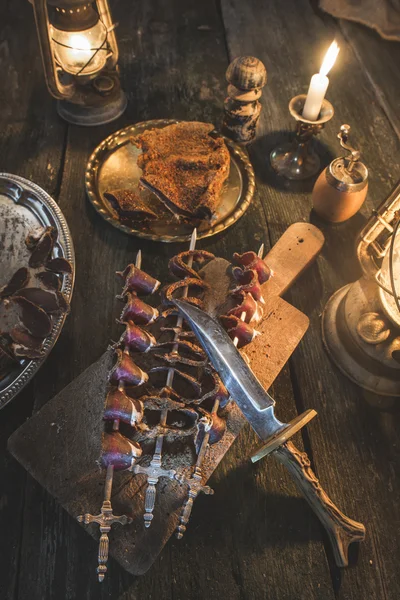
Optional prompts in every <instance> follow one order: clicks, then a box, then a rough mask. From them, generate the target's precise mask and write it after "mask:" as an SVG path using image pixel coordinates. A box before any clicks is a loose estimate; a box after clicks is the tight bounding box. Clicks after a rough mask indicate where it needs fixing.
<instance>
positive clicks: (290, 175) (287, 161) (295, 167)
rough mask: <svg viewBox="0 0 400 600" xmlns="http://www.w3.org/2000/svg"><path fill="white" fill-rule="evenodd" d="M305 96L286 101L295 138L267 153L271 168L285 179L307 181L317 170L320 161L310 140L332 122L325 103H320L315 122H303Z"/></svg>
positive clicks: (331, 114)
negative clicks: (318, 113) (293, 123)
mask: <svg viewBox="0 0 400 600" xmlns="http://www.w3.org/2000/svg"><path fill="white" fill-rule="evenodd" d="M306 97H307V96H306V95H305V94H301V95H300V96H295V97H294V98H292V99H291V101H290V102H289V112H290V114H291V116H292V117H293V118H294V119H295V120H296V122H297V129H296V135H295V138H294V140H293V141H292V142H289V143H287V144H284V145H282V146H278V148H275V149H274V150H273V151H272V152H271V154H270V161H271V166H272V168H273V169H274V170H275V171H276V172H277V173H278V175H282V176H283V177H286V179H292V180H293V179H294V180H296V179H297V180H301V179H308V178H309V177H312V176H313V175H316V174H317V173H318V171H319V170H320V165H321V161H320V158H319V156H318V154H317V153H316V151H315V149H314V147H313V143H312V142H313V137H314V136H315V135H317V134H318V133H319V132H320V131H321V130H322V129H323V128H324V126H325V123H327V122H328V121H330V119H332V117H333V114H334V110H333V106H332V104H331V103H330V102H328V100H324V101H323V102H322V107H321V112H320V115H319V119H317V121H308V120H307V119H303V117H302V112H303V108H304V104H305V101H306Z"/></svg>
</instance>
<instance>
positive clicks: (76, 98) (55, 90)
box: [31, 0, 127, 125]
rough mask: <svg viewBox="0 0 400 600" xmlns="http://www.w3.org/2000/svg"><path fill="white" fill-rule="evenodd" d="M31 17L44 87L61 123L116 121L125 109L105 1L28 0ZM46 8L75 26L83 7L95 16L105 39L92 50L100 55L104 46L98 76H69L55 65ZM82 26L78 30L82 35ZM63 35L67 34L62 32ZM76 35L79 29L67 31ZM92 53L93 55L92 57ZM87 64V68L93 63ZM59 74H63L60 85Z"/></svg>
mask: <svg viewBox="0 0 400 600" xmlns="http://www.w3.org/2000/svg"><path fill="white" fill-rule="evenodd" d="M31 2H32V5H33V10H34V15H35V21H36V28H37V33H38V38H39V45H40V51H41V56H42V63H43V69H44V74H45V79H46V84H47V87H48V90H49V92H50V94H51V95H52V96H53V97H54V98H56V99H57V100H58V112H59V114H60V116H62V117H63V118H64V119H65V120H67V121H68V122H70V123H74V124H78V125H100V124H104V123H108V122H110V121H113V120H114V119H116V118H117V117H119V116H120V115H121V114H122V113H123V112H124V110H125V108H126V103H127V102H126V96H125V94H124V92H123V91H122V90H121V87H120V83H119V75H118V70H117V63H118V57H119V52H118V45H117V40H116V37H115V31H114V30H115V24H114V23H113V21H112V17H111V12H110V8H109V5H108V2H107V0H95V2H90V1H88V2H86V3H85V2H82V0H60V1H59V2H56V1H55V0H31ZM48 5H49V6H51V7H52V9H53V10H55V11H57V13H58V14H59V16H60V18H62V19H64V22H65V23H68V19H71V22H72V23H73V21H74V20H77V23H78V25H79V22H80V20H82V19H83V17H82V16H80V15H82V14H83V7H89V8H90V9H91V10H92V11H94V9H93V6H94V5H95V6H96V13H97V14H98V19H99V21H100V22H101V23H102V24H103V25H104V27H105V34H106V38H105V40H104V42H103V44H102V47H101V48H96V49H92V50H95V53H96V52H97V51H100V50H101V51H103V46H104V44H106V45H107V49H106V51H107V57H106V61H105V64H104V66H103V67H102V68H101V69H99V71H98V72H94V73H89V74H87V73H84V72H83V71H84V69H85V67H83V68H82V69H81V71H82V72H81V73H79V72H78V73H76V74H71V73H69V72H68V71H66V70H65V69H63V65H62V64H59V63H58V61H57V59H56V56H55V50H54V41H53V39H52V33H51V27H52V23H51V21H50V19H49V10H48ZM89 28H90V26H89V27H85V24H84V26H83V29H82V34H84V32H85V29H86V30H87V29H89ZM65 31H69V29H66V30H65ZM71 31H75V32H76V33H78V32H80V30H79V28H77V29H71ZM95 53H94V54H95ZM93 56H94V55H93ZM93 56H92V57H91V58H90V60H89V61H88V64H89V63H90V61H91V60H92V59H93ZM63 74H66V77H64V80H65V81H63Z"/></svg>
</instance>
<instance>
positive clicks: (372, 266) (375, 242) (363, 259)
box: [357, 181, 400, 278]
mask: <svg viewBox="0 0 400 600" xmlns="http://www.w3.org/2000/svg"><path fill="white" fill-rule="evenodd" d="M398 211H400V181H399V182H397V184H396V185H395V186H394V188H393V189H392V191H391V192H390V194H389V195H388V197H387V198H386V199H385V200H384V201H383V202H382V203H381V204H380V205H379V207H378V208H377V209H375V210H373V211H372V215H371V217H370V218H369V219H368V221H367V224H366V225H365V227H364V228H363V229H362V230H361V232H360V234H359V236H358V240H357V258H358V260H359V263H360V265H361V268H362V270H363V272H364V275H366V276H367V277H373V278H376V275H377V274H378V273H379V270H380V261H381V260H382V259H383V257H384V256H385V254H386V252H387V251H388V248H389V245H390V238H391V236H392V233H393V220H394V219H395V218H396V217H397V216H398Z"/></svg>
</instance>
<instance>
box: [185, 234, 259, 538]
mask: <svg viewBox="0 0 400 600" xmlns="http://www.w3.org/2000/svg"><path fill="white" fill-rule="evenodd" d="M263 254H264V244H261V246H260V249H259V251H258V253H257V255H258V256H259V257H260V258H262V256H263ZM245 318H246V311H243V312H242V314H241V315H240V320H241V321H244V320H245ZM238 343H239V338H238V337H235V338H234V339H233V344H234V345H235V346H237V345H238ZM218 409H219V399H218V398H217V399H216V400H215V402H214V405H213V407H212V409H211V419H212V417H213V415H215V413H216V412H217V411H218ZM211 424H212V420H211ZM210 431H211V426H210V429H209V430H208V431H206V433H205V435H204V438H203V440H202V442H201V446H200V450H199V453H198V455H197V461H196V465H195V469H194V471H193V473H192V476H191V477H190V478H189V479H182V483H183V482H184V483H186V484H187V485H188V486H189V493H188V498H187V500H186V502H185V504H184V506H183V509H182V512H181V515H180V517H179V525H178V527H177V530H176V534H175V535H176V537H177V538H178V540H180V539H182V537H183V534H184V533H185V531H186V525H187V524H188V521H189V519H190V515H191V512H192V508H193V504H194V501H195V499H196V498H197V496H198V495H199V493H200V492H203V494H213V493H214V490H213V489H212V488H210V486H209V485H202V483H201V482H202V479H203V469H202V466H203V461H204V458H205V455H206V452H207V448H208V442H209V439H210Z"/></svg>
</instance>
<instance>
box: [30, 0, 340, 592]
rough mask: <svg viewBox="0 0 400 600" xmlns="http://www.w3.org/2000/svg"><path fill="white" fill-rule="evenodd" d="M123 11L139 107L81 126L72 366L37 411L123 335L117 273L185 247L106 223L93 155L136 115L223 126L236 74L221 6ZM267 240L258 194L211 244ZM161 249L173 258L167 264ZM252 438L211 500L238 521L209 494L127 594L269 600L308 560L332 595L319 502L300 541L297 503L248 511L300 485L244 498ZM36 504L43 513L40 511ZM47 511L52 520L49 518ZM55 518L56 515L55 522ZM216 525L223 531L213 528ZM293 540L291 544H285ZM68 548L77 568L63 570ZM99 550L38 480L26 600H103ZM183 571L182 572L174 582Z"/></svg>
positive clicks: (160, 265)
mask: <svg viewBox="0 0 400 600" xmlns="http://www.w3.org/2000/svg"><path fill="white" fill-rule="evenodd" d="M113 8H114V14H115V18H116V20H117V21H119V22H120V27H119V40H120V48H121V62H122V65H121V66H122V73H123V80H124V85H125V89H126V90H127V92H128V96H129V100H130V103H129V105H128V110H127V113H126V115H125V116H124V117H123V118H121V119H120V122H119V123H118V122H117V123H114V124H113V125H110V126H106V127H104V128H98V129H96V130H79V129H78V128H70V130H69V138H68V143H67V148H66V162H65V168H64V171H63V173H62V186H61V193H60V205H61V207H62V209H63V210H64V212H65V213H66V216H67V219H68V221H69V224H70V227H71V230H72V233H73V237H74V241H75V246H76V249H77V261H78V270H77V283H76V288H75V297H74V300H73V305H72V314H71V315H70V317H69V321H68V323H67V326H66V330H65V331H66V333H65V340H66V341H65V344H66V345H65V346H64V348H63V352H62V354H60V355H58V356H57V355H56V354H54V356H52V357H51V359H52V362H51V363H50V362H49V370H48V371H47V373H48V374H50V373H51V372H52V370H55V369H58V366H59V365H60V364H62V365H63V369H62V371H61V372H60V371H59V373H58V378H57V380H55V378H53V377H49V376H48V378H47V381H43V379H41V381H40V383H41V393H40V394H37V396H36V406H37V407H40V406H41V405H42V404H43V403H44V402H45V401H46V400H47V399H48V398H49V397H51V395H52V393H53V392H56V391H58V390H59V389H61V388H62V387H63V386H64V385H65V384H66V383H67V382H68V381H70V380H71V379H72V378H73V377H75V376H76V375H77V374H78V373H79V372H81V371H82V370H83V369H84V368H85V367H86V366H88V364H90V363H91V362H92V361H93V360H94V359H96V358H97V357H98V356H99V355H100V354H101V352H102V351H103V349H104V348H105V346H106V344H107V343H108V340H109V339H110V337H113V336H114V337H115V335H116V331H117V328H116V326H112V325H109V323H110V315H111V314H112V305H113V302H114V300H113V296H114V293H115V292H117V283H116V282H115V279H114V271H115V270H117V269H118V268H121V265H124V264H125V263H126V262H127V261H129V260H131V259H132V257H133V256H134V254H135V252H136V251H137V249H138V248H139V247H142V249H143V251H144V256H145V262H144V265H152V269H151V270H152V271H153V273H154V274H155V275H156V276H158V277H162V278H164V277H163V272H165V269H166V265H167V259H168V257H170V256H172V255H173V253H175V252H176V251H177V247H172V246H168V247H166V246H164V245H160V244H143V243H142V242H141V241H140V240H137V239H134V238H129V237H127V236H124V235H122V234H121V233H119V232H117V231H115V230H113V229H112V228H111V227H110V226H109V225H107V224H106V223H103V221H102V220H101V218H100V217H99V216H98V215H97V214H95V213H94V211H93V210H92V208H91V207H90V206H89V205H88V203H87V201H86V199H85V193H84V189H83V174H84V169H85V164H86V161H87V158H88V156H89V154H90V152H91V151H92V150H93V148H94V147H95V145H96V144H97V143H98V142H99V141H100V140H101V139H103V138H104V137H105V136H106V135H108V133H110V132H111V131H113V130H115V129H117V128H118V127H122V126H124V125H125V124H127V123H129V122H134V121H139V120H144V119H149V118H160V117H167V116H168V117H171V118H174V117H175V118H186V119H201V120H211V121H214V122H217V121H218V120H219V119H220V117H221V115H222V103H223V98H224V94H225V91H224V90H225V82H224V74H225V69H226V67H227V64H228V61H227V58H226V52H225V46H224V33H223V29H222V26H221V23H220V20H219V17H218V14H217V12H216V8H215V5H214V3H213V2H211V1H207V2H205V3H201V4H199V3H197V2H194V1H192V0H191V1H189V2H182V1H181V0H174V1H171V0H170V1H167V0H159V1H158V2H156V3H155V4H154V3H153V4H152V6H151V9H150V6H149V5H148V4H147V5H146V4H143V3H134V4H132V5H131V6H130V11H129V13H127V11H126V8H125V6H124V5H123V3H122V2H118V3H115V6H114V7H113ZM262 241H266V242H267V244H268V236H267V224H266V220H265V217H264V214H263V212H262V211H261V209H260V203H259V199H258V198H256V199H255V201H254V203H253V205H252V207H251V208H250V209H249V211H248V212H247V214H246V215H245V216H244V217H243V219H242V220H241V221H240V222H239V223H238V224H236V225H235V226H234V227H232V228H231V230H230V231H229V235H225V236H220V237H219V238H218V239H211V240H205V241H204V242H202V243H201V246H202V247H207V249H209V250H211V251H214V252H215V253H216V254H218V255H222V256H226V257H229V256H231V254H232V253H233V251H234V250H238V249H239V250H245V249H248V248H252V249H257V248H258V245H259V244H260V243H261V242H262ZM160 253H162V255H163V261H160V260H159V256H160ZM89 290H90V292H89ZM83 307H84V308H83ZM99 323H100V326H99ZM60 351H61V350H60ZM282 386H283V390H284V391H282V392H281V394H280V395H281V404H280V413H279V414H280V416H282V418H284V416H285V415H284V412H285V410H286V411H287V413H288V418H289V417H293V416H294V414H295V408H294V403H293V394H292V391H291V388H290V383H289V372H288V371H286V372H285V375H284V377H283V384H282ZM250 435H252V434H250ZM248 439H249V438H248V436H246V435H243V436H242V437H241V438H240V439H239V440H238V442H237V444H236V445H235V448H234V453H232V452H231V453H230V454H229V456H228V457H227V458H226V460H225V461H224V469H226V473H229V474H231V475H230V477H233V478H234V480H235V482H236V483H235V491H232V490H231V484H230V483H229V478H228V477H225V475H222V476H221V477H222V478H223V479H224V481H225V480H226V481H227V483H226V488H225V492H224V495H223V497H222V499H221V500H220V499H219V498H218V493H217V494H216V495H215V496H214V497H213V498H212V499H211V501H212V503H213V507H214V506H215V507H216V508H215V511H216V512H215V514H216V515H219V516H220V517H221V516H222V515H223V514H224V513H225V512H227V511H228V510H229V515H232V519H230V520H229V527H226V526H222V525H221V523H220V520H221V519H218V521H217V522H215V521H211V522H210V519H209V512H210V508H209V506H210V505H209V504H207V503H204V502H202V501H200V502H201V504H200V507H204V508H203V509H202V508H200V509H198V508H197V507H196V508H195V510H194V514H193V518H192V523H191V525H192V531H193V533H190V531H188V536H187V538H186V540H184V541H183V542H174V543H173V544H172V545H169V546H168V547H167V548H166V549H165V550H164V552H163V554H162V556H161V557H160V559H159V561H158V562H157V563H156V565H155V566H154V567H153V569H152V570H151V571H150V572H149V574H148V575H145V576H144V577H142V578H141V579H140V580H139V582H137V583H134V584H133V586H132V588H131V589H130V590H129V591H127V592H126V595H127V597H134V596H135V594H136V592H137V593H138V594H141V595H142V596H146V595H148V594H149V591H151V590H153V591H154V593H155V591H157V595H158V597H165V598H169V597H171V594H172V593H173V594H174V597H177V598H180V597H182V598H187V597H191V598H196V597H198V598H203V597H205V596H206V595H207V594H208V591H209V589H210V586H211V585H212V586H213V590H214V591H215V593H218V594H219V595H221V596H223V595H228V596H230V597H239V596H240V597H246V596H247V597H257V596H254V593H253V592H254V591H255V590H256V589H257V593H258V594H259V597H265V595H266V594H267V593H268V592H267V590H269V589H270V588H271V586H272V583H273V579H274V577H275V576H276V575H275V576H274V574H273V573H274V572H275V573H280V570H281V568H283V569H284V570H286V572H287V573H289V571H290V568H289V567H290V565H291V564H293V563H296V564H297V563H299V562H300V557H303V559H304V561H305V565H306V566H305V567H304V569H305V570H306V571H307V570H310V568H311V564H313V563H316V564H317V565H318V566H317V570H318V577H317V579H318V582H319V583H320V585H321V587H320V588H318V586H317V584H314V582H311V581H306V582H305V581H304V580H301V579H299V580H297V581H295V582H293V583H291V584H290V589H291V590H292V591H293V594H294V596H293V597H296V596H297V597H299V596H300V594H301V592H302V590H303V589H304V586H305V587H306V588H307V590H308V591H309V592H310V593H309V595H310V596H311V597H315V598H321V599H322V598H324V600H325V599H327V598H329V597H330V592H329V587H330V583H329V577H328V573H327V570H326V565H325V564H324V562H323V554H322V552H321V543H320V533H319V530H318V527H316V526H315V523H314V521H313V520H312V518H310V517H309V513H308V508H307V507H304V506H303V504H302V503H299V507H298V510H299V513H298V514H299V515H301V523H300V525H297V526H295V524H294V523H293V535H294V543H293V544H292V543H291V541H292V540H291V538H289V539H288V538H287V537H285V536H288V535H289V534H288V532H287V529H286V527H285V518H287V513H290V512H291V508H292V505H288V506H287V510H285V514H281V515H280V517H279V519H278V520H277V518H276V517H275V516H272V513H268V515H269V517H268V520H267V517H266V519H265V521H263V522H264V523H265V526H264V528H263V529H262V530H261V531H260V524H259V522H258V521H257V520H256V519H255V518H254V511H253V513H250V512H249V511H248V509H247V504H248V505H249V508H251V509H252V510H253V508H254V502H255V501H256V502H258V503H261V504H262V506H263V507H264V508H265V511H268V503H267V502H265V505H264V500H263V499H264V497H265V494H266V493H267V492H266V491H265V490H268V494H270V493H271V494H275V495H276V496H277V498H278V501H277V502H278V503H279V498H280V494H281V493H282V485H283V486H284V487H285V486H288V487H289V486H290V489H293V488H292V487H291V484H290V483H288V478H287V476H286V474H283V473H282V471H281V470H280V469H279V470H278V469H277V468H276V467H275V466H271V467H269V469H268V473H266V474H265V475H264V476H263V477H261V478H260V484H259V486H258V485H257V488H256V489H254V488H253V487H251V486H250V485H249V486H248V487H247V488H246V487H245V488H244V489H243V491H241V492H240V493H239V495H237V494H236V487H237V486H239V489H241V480H240V479H238V480H236V479H235V475H234V474H233V473H234V471H235V470H236V466H237V457H238V456H240V457H241V460H242V461H243V457H244V456H246V455H247V452H248V447H249V442H248ZM254 443H255V441H254ZM242 469H243V471H241V472H242V473H243V476H244V478H245V480H246V481H251V480H252V478H253V475H252V474H253V473H254V470H253V469H254V468H253V467H252V466H251V465H250V464H249V463H244V464H243V467H242ZM282 482H283V483H282ZM221 485H222V484H221ZM38 501H39V504H38ZM33 507H35V511H32V509H33ZM228 507H229V508H228ZM244 507H246V508H244ZM47 510H48V511H49V513H48V518H47V516H45V515H44V514H42V513H43V511H47ZM31 511H32V513H31ZM202 511H204V512H202ZM238 512H243V515H245V516H244V523H246V528H247V535H248V539H249V540H252V539H255V537H256V536H258V537H257V539H258V540H259V542H258V546H257V551H258V550H260V553H259V554H258V552H254V551H250V553H251V556H252V561H251V562H250V561H249V560H248V559H247V558H246V557H247V554H248V551H249V550H248V547H247V546H246V545H245V544H244V537H245V531H244V529H240V530H237V528H236V519H235V517H234V515H235V514H236V513H238ZM51 514H53V515H54V516H53V519H52V520H51V519H50V516H51ZM264 514H267V513H263V515H264ZM304 515H308V516H305V517H304ZM303 517H304V518H303ZM205 523H206V525H207V527H208V529H207V531H208V534H207V536H208V537H207V538H206V539H204V541H201V540H199V538H200V536H201V535H202V531H203V527H205ZM208 523H210V525H208ZM216 525H218V527H217V535H216V534H215V532H214V533H213V529H212V528H213V527H215V526H216ZM275 526H276V527H277V529H276V535H275V538H274V539H275V540H278V538H279V540H280V543H281V547H280V550H281V552H280V553H279V554H277V553H276V550H275V548H274V546H273V545H272V544H270V543H269V542H268V536H269V530H270V528H273V527H275ZM289 533H290V532H289ZM282 539H284V540H285V542H284V543H282ZM37 540H41V545H42V546H43V545H44V546H45V547H47V545H48V544H49V543H50V540H51V545H50V547H51V549H52V551H51V552H48V553H47V555H46V557H45V559H40V557H39V555H38V554H37V552H36V548H37ZM265 540H267V541H265ZM77 541H78V542H79V543H77ZM232 543H234V544H235V548H236V549H235V553H234V555H231V553H230V551H229V550H228V549H229V548H231V547H232ZM249 543H250V542H249ZM261 550H262V551H261ZM66 552H68V568H67V569H63V565H64V562H65V560H66V559H65V557H66ZM95 553H96V549H95V545H94V544H93V543H92V542H91V541H90V539H89V537H88V536H87V535H86V534H83V535H82V532H81V531H79V527H78V526H77V525H76V526H73V525H71V522H70V521H68V522H66V521H65V520H64V517H63V516H62V512H61V511H60V510H59V509H56V508H55V507H54V505H53V502H52V501H51V499H50V498H49V497H48V496H47V494H45V493H43V491H42V490H40V488H39V487H38V485H37V484H36V483H35V482H33V481H30V483H29V487H28V494H27V510H26V513H25V536H24V539H23V550H22V569H21V575H20V589H19V597H20V598H21V599H23V598H25V597H26V596H27V595H28V594H29V596H30V598H35V597H38V598H41V599H42V598H52V591H54V586H59V589H65V590H66V597H67V598H75V597H77V594H79V597H83V598H85V597H97V595H98V594H99V591H98V585H97V582H96V581H95V577H94V576H93V573H94V568H95V563H96V556H95ZM188 554H189V555H190V557H191V559H190V561H188ZM278 556H279V560H278V558H277V559H276V560H277V561H278V562H275V563H274V564H275V568H274V569H273V570H270V569H269V570H268V571H267V572H265V571H264V570H262V568H261V567H262V566H264V565H265V563H266V562H270V561H271V560H272V557H278ZM278 563H279V566H278ZM271 564H272V563H271ZM194 565H196V566H195V567H194ZM194 572H195V573H196V575H195V576H194ZM221 572H223V573H224V578H222V577H219V573H221ZM47 573H50V574H51V575H52V576H54V579H52V580H49V579H46V574H47ZM171 573H174V576H173V577H174V579H172V582H171ZM263 573H265V577H264V575H263ZM210 574H211V575H210ZM211 577H212V579H211ZM251 582H252V583H251ZM129 585H132V580H131V579H129V578H128V579H127V577H126V575H124V574H122V573H121V570H120V569H118V567H117V566H115V565H112V566H111V571H110V576H109V577H108V578H107V580H106V582H105V584H104V586H103V587H102V590H101V592H100V593H101V594H104V595H105V596H107V595H109V594H111V595H113V594H116V593H117V591H118V593H120V592H121V590H122V589H123V588H124V587H125V586H129ZM246 586H250V591H249V592H248V591H246ZM314 587H315V589H314ZM275 588H276V598H285V597H287V593H288V591H287V589H284V588H281V587H276V584H275V583H274V589H275ZM274 593H275V592H274Z"/></svg>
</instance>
